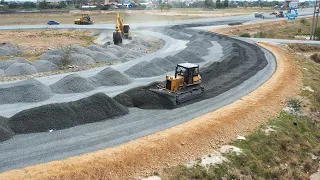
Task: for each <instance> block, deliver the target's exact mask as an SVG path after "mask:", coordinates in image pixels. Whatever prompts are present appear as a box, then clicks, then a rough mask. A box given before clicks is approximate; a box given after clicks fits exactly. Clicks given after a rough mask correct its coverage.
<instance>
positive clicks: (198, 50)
mask: <svg viewBox="0 0 320 180" xmlns="http://www.w3.org/2000/svg"><path fill="white" fill-rule="evenodd" d="M185 50H187V51H191V52H193V53H194V54H196V55H197V56H200V57H202V56H206V55H208V54H209V52H208V49H206V48H202V47H197V46H188V47H187V48H186V49H185Z"/></svg>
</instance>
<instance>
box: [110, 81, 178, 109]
mask: <svg viewBox="0 0 320 180" xmlns="http://www.w3.org/2000/svg"><path fill="white" fill-rule="evenodd" d="M155 85H156V83H153V84H151V85H149V86H143V87H137V88H133V89H130V90H128V91H126V92H123V93H121V94H118V95H117V96H115V97H114V100H116V101H117V102H119V103H120V104H122V105H124V106H126V107H137V108H141V109H172V108H173V105H172V103H171V101H169V100H167V99H165V98H163V97H161V96H159V95H158V94H156V93H154V92H152V91H150V90H149V89H150V88H151V87H155Z"/></svg>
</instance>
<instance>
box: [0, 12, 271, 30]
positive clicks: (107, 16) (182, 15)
mask: <svg viewBox="0 0 320 180" xmlns="http://www.w3.org/2000/svg"><path fill="white" fill-rule="evenodd" d="M256 11H264V12H265V11H272V10H271V9H269V8H268V9H265V8H263V9H261V8H258V9H256V8H248V9H243V8H235V9H232V10H230V9H219V10H217V9H215V10H203V9H200V8H199V9H197V8H186V9H183V8H179V9H170V10H163V11H162V12H161V11H160V10H134V11H132V10H125V11H123V10H121V11H115V10H112V11H78V10H76V11H71V12H70V13H40V14H31V13H21V14H0V19H1V21H0V26H3V25H27V24H28V25H31V24H32V25H36V24H46V23H47V22H48V21H49V20H55V21H59V22H60V23H62V24H73V21H74V19H77V18H79V17H81V13H89V14H90V15H91V19H92V20H94V23H95V24H106V23H115V22H116V13H118V12H120V13H121V17H122V18H123V20H124V22H125V23H146V22H154V21H177V20H184V19H199V18H204V17H206V18H209V17H212V18H214V17H223V16H237V15H245V14H250V13H253V12H256Z"/></svg>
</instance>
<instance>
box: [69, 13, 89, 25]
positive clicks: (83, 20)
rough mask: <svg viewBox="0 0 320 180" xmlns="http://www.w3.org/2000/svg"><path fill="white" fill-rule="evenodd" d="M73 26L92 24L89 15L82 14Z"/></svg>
mask: <svg viewBox="0 0 320 180" xmlns="http://www.w3.org/2000/svg"><path fill="white" fill-rule="evenodd" d="M74 24H79V25H82V24H87V25H88V24H93V21H92V20H91V18H90V15H89V14H82V17H81V18H80V19H75V20H74Z"/></svg>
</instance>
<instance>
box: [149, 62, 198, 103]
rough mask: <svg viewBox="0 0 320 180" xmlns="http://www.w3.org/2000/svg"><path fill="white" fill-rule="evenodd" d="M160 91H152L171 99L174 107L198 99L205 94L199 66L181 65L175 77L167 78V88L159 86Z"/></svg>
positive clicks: (177, 68)
mask: <svg viewBox="0 0 320 180" xmlns="http://www.w3.org/2000/svg"><path fill="white" fill-rule="evenodd" d="M157 87H158V89H150V90H151V91H152V92H155V93H157V94H158V95H160V96H163V97H165V98H166V99H169V100H170V101H171V102H172V103H173V105H177V104H180V103H183V102H186V101H189V100H191V99H194V98H197V97H198V96H199V95H201V94H202V93H203V92H204V88H203V87H202V86H201V76H200V74H199V65H196V64H192V63H181V64H178V65H177V66H176V69H175V75H174V76H166V82H165V86H162V85H160V84H159V85H158V86H157Z"/></svg>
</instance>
